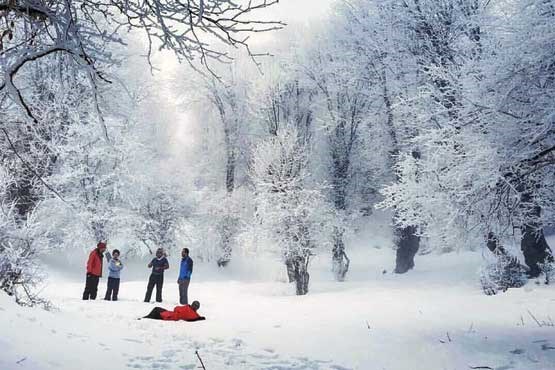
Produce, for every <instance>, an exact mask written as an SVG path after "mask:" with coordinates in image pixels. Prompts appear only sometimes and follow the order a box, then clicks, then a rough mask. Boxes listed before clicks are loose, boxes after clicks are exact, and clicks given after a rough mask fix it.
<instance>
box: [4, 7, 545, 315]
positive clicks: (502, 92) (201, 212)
mask: <svg viewBox="0 0 555 370" xmlns="http://www.w3.org/2000/svg"><path fill="white" fill-rule="evenodd" d="M274 3H275V1H267V0H258V1H252V2H241V1H239V2H235V1H230V0H192V1H187V2H185V3H182V2H174V1H163V0H149V1H144V2H134V1H120V0H107V1H96V0H67V1H44V0H0V24H1V26H0V74H1V80H0V156H1V159H2V161H1V163H0V288H1V289H2V290H4V291H5V292H7V293H8V294H10V295H14V296H15V298H16V300H17V301H18V302H20V303H22V304H32V303H35V302H39V301H40V297H37V296H36V295H35V291H34V290H33V289H32V287H33V285H34V284H35V283H36V282H38V281H40V280H41V272H40V271H41V269H40V267H41V266H40V258H39V257H40V256H42V255H44V254H48V253H49V252H51V251H52V250H53V249H54V248H56V249H59V248H64V249H76V248H89V247H91V246H92V245H95V244H96V241H99V240H117V241H119V242H120V244H121V245H122V251H123V252H124V253H125V255H126V256H128V257H129V256H134V255H144V254H148V253H152V251H153V250H155V249H156V248H157V247H160V246H162V247H164V248H167V249H168V250H169V251H172V250H175V251H177V250H179V249H180V248H181V247H182V246H183V245H185V244H186V245H189V246H192V247H193V248H194V249H195V253H196V255H197V256H198V258H200V259H201V260H202V261H204V262H207V263H213V264H215V265H216V264H217V265H218V266H220V267H221V268H222V269H225V268H227V266H228V265H229V264H232V263H233V258H234V256H236V255H237V254H238V253H247V254H254V255H257V254H270V255H272V256H273V257H274V258H275V260H276V261H278V262H279V263H281V264H282V265H283V269H284V270H285V271H286V272H287V276H288V278H289V281H290V282H295V286H296V292H297V294H299V295H302V294H306V293H308V292H309V287H310V286H309V282H310V261H311V258H313V256H315V255H319V256H327V257H329V261H330V264H329V270H330V274H333V276H334V277H335V279H336V280H337V281H343V280H345V279H348V278H349V263H350V261H351V260H350V258H349V243H348V240H349V237H348V236H349V235H351V234H352V233H354V232H356V230H355V227H354V226H353V225H355V224H360V223H361V222H362V223H364V222H366V223H369V222H372V221H371V220H372V217H375V215H376V213H377V211H376V210H379V213H380V215H387V217H388V218H389V221H388V222H389V224H390V225H391V228H392V232H393V235H394V241H393V244H394V245H395V249H394V250H391V267H392V269H394V271H395V272H396V273H399V274H404V273H409V274H410V270H411V269H412V268H413V267H414V266H415V264H416V265H418V259H419V257H420V256H419V255H418V252H419V249H420V244H421V243H422V244H423V245H425V246H426V249H427V250H428V251H430V250H431V251H434V252H437V253H449V252H454V251H458V250H462V249H471V250H477V249H482V248H486V247H487V249H486V251H487V252H488V253H492V254H493V255H494V256H496V258H497V259H498V263H497V265H496V266H495V268H494V269H493V270H495V271H493V270H491V271H490V270H485V272H484V276H483V277H482V280H483V281H482V285H483V286H484V291H485V292H486V293H488V294H494V293H496V292H497V291H498V290H504V289H506V288H507V287H512V286H520V285H522V280H524V279H526V278H538V277H541V278H542V279H544V278H545V279H547V280H548V278H549V276H550V274H552V270H553V268H552V265H553V255H552V253H551V250H550V248H549V246H548V244H547V241H546V238H545V235H544V232H545V230H549V228H550V227H553V226H555V1H552V0H520V1H519V0H380V1H378V0H338V1H337V2H336V3H335V4H334V6H333V8H332V12H331V14H330V15H329V17H328V18H326V19H325V20H324V21H321V22H319V23H315V24H311V25H310V26H309V27H308V26H307V27H306V28H304V29H302V31H299V30H295V29H292V28H288V26H287V25H285V24H283V23H281V22H280V20H279V19H272V20H268V19H266V18H264V17H259V16H258V14H259V13H260V12H261V11H262V10H263V9H265V8H271V7H272V6H273V4H274ZM275 32H285V33H287V32H289V33H290V35H291V36H290V38H291V42H288V43H284V44H283V45H278V46H274V47H273V49H275V50H271V55H270V53H267V50H265V47H262V50H256V49H260V47H257V48H254V47H253V46H252V45H250V39H249V37H250V36H253V39H255V37H254V36H256V35H259V34H262V33H275ZM137 39H140V40H142V41H143V42H137V41H136V40H137ZM131 49H135V50H131ZM159 49H161V50H169V51H170V52H171V54H168V55H171V57H173V58H176V59H178V60H179V61H181V64H182V65H183V67H181V68H179V69H177V71H176V72H175V73H173V74H172V75H171V76H164V80H166V81H167V80H169V81H170V84H171V93H172V96H173V97H174V98H175V99H176V101H177V102H178V103H177V105H178V109H180V110H181V111H183V112H187V116H188V117H189V118H190V119H191V121H193V122H194V123H191V125H193V126H194V130H192V131H193V132H194V135H195V137H194V140H193V141H191V142H189V145H190V147H188V148H185V150H181V151H178V152H179V153H181V155H183V156H184V157H183V158H180V157H179V156H178V157H177V158H176V154H175V153H176V151H175V150H173V149H172V147H173V146H175V145H174V144H172V135H173V133H174V131H172V129H170V127H174V128H175V127H177V126H179V125H180V122H168V120H172V116H171V115H169V114H167V115H165V114H154V112H153V110H154V109H158V110H160V111H163V110H164V109H165V107H168V110H171V109H174V108H173V107H171V108H170V107H169V105H168V102H167V99H166V97H165V95H164V94H163V93H161V92H160V91H162V90H161V87H160V84H159V83H157V82H159V80H161V78H160V72H158V71H157V68H156V63H155V62H154V61H153V59H154V58H153V55H154V54H155V53H156V52H157V51H158V50H159ZM137 50H138V51H137ZM132 54H142V55H144V57H142V58H144V63H145V66H146V68H145V69H144V70H142V71H141V72H137V71H136V70H132V69H131V68H130V67H129V66H131V65H132V63H131V59H132V58H134V57H132ZM146 71H148V72H146ZM145 73H151V74H152V75H151V77H150V78H142V77H141V75H142V74H145ZM182 145H185V144H182ZM384 211H385V212H384ZM515 242H516V244H517V245H516V246H517V250H518V249H520V250H521V251H522V254H521V255H520V257H519V256H516V255H514V248H513V250H512V251H511V250H509V249H508V248H506V247H505V246H506V244H507V243H515ZM368 247H369V248H370V247H371V246H370V243H369V245H368ZM517 257H518V258H520V259H518V258H517ZM478 268H479V266H477V269H478ZM488 271H489V272H488Z"/></svg>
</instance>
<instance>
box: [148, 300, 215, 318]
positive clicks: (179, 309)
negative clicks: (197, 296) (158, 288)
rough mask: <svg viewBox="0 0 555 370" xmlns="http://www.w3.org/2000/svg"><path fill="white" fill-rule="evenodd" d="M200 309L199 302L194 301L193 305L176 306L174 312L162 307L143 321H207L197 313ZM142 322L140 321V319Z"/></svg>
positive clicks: (156, 308) (154, 310) (155, 308)
mask: <svg viewBox="0 0 555 370" xmlns="http://www.w3.org/2000/svg"><path fill="white" fill-rule="evenodd" d="M199 308H200V303H199V301H194V302H193V303H191V305H188V304H186V305H184V306H176V307H175V308H174V309H173V311H169V310H166V309H165V308H162V307H154V308H153V309H152V311H150V313H149V314H148V315H146V316H145V317H143V319H153V320H166V321H179V320H185V321H199V320H206V318H205V317H204V316H200V315H199V314H198V313H197V311H198V309H199ZM139 320H140V319H139Z"/></svg>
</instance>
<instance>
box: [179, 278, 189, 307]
mask: <svg viewBox="0 0 555 370" xmlns="http://www.w3.org/2000/svg"><path fill="white" fill-rule="evenodd" d="M190 282H191V280H189V279H186V280H179V283H177V284H178V286H179V303H180V304H189V297H188V295H187V293H188V291H189V283H190Z"/></svg>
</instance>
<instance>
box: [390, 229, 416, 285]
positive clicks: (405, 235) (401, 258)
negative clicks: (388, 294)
mask: <svg viewBox="0 0 555 370" xmlns="http://www.w3.org/2000/svg"><path fill="white" fill-rule="evenodd" d="M416 232H417V228H416V226H408V227H401V228H399V227H396V228H395V230H394V233H395V245H396V246H397V256H396V258H395V273H396V274H404V273H405V272H407V271H409V270H411V269H412V268H414V256H416V253H417V252H418V249H419V248H420V237H419V236H417V235H416Z"/></svg>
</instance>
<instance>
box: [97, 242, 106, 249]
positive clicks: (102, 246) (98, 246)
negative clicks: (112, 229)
mask: <svg viewBox="0 0 555 370" xmlns="http://www.w3.org/2000/svg"><path fill="white" fill-rule="evenodd" d="M96 247H97V248H98V249H101V248H106V242H98V244H97V245H96Z"/></svg>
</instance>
